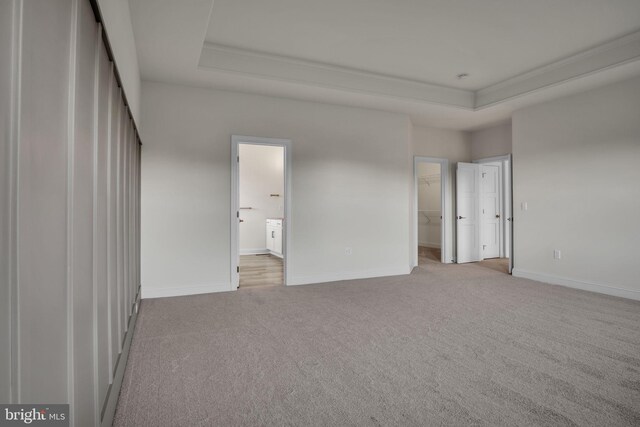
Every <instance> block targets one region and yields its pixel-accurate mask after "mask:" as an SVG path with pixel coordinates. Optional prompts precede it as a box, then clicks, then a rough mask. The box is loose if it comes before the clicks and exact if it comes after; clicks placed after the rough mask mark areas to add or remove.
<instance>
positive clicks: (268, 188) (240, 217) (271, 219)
mask: <svg viewBox="0 0 640 427" xmlns="http://www.w3.org/2000/svg"><path fill="white" fill-rule="evenodd" d="M289 144H290V142H289V141H288V140H275V139H271V138H256V137H241V136H233V137H232V176H233V179H232V227H231V228H232V236H231V247H232V249H231V251H232V252H231V253H232V257H231V258H232V268H231V277H232V289H238V288H241V289H244V288H255V287H259V286H282V285H285V284H286V271H287V268H286V260H287V249H288V247H289V245H288V244H287V243H288V241H289V236H290V234H289V227H288V225H289V221H288V218H289V212H290V191H289V189H290V183H289V181H290V162H289V153H288V148H289Z"/></svg>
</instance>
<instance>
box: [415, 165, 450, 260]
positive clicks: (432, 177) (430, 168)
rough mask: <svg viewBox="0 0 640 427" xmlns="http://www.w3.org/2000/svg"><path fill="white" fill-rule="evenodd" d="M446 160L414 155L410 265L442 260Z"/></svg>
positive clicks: (445, 245)
mask: <svg viewBox="0 0 640 427" xmlns="http://www.w3.org/2000/svg"><path fill="white" fill-rule="evenodd" d="M448 165H449V162H448V160H446V159H439V158H432V157H415V159H414V178H415V183H414V185H415V192H416V194H415V206H416V211H415V221H416V222H415V234H416V235H415V245H416V246H415V251H416V252H415V254H416V256H415V258H414V265H426V264H428V263H429V262H439V263H445V262H446V260H447V259H449V258H448V255H447V249H448V241H447V232H446V223H447V216H446V211H447V204H446V200H447V199H446V188H447V177H448V174H449V167H448Z"/></svg>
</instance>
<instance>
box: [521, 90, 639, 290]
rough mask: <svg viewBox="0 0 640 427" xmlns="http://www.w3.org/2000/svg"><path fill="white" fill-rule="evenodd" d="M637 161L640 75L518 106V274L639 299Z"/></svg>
mask: <svg viewBox="0 0 640 427" xmlns="http://www.w3.org/2000/svg"><path fill="white" fill-rule="evenodd" d="M639 162H640V78H634V79H631V80H627V81H624V82H620V83H616V84H613V85H609V86H605V87H602V88H599V89H595V90H591V91H588V92H584V93H581V94H578V95H574V96H569V97H565V98H562V99H558V100H555V101H551V102H547V103H544V104H540V105H536V106H533V107H529V108H526V109H523V110H520V111H517V112H516V113H515V114H514V116H513V167H514V169H513V172H514V177H513V179H514V182H513V185H514V188H513V190H514V208H515V209H514V217H515V220H514V227H515V230H514V236H515V259H514V261H515V267H516V270H515V271H514V274H515V275H520V276H525V277H530V278H533V279H537V280H542V281H547V282H551V283H558V284H563V285H566V286H574V287H579V288H584V289H590V290H593V291H597V292H603V293H608V294H613V295H619V296H624V297H628V298H635V299H640V281H639V280H638V277H640V255H639V251H638V248H640V223H639V222H638V220H637V218H638V217H639V216H640V184H639V183H640V167H639V166H638V164H639ZM523 202H527V204H528V210H527V211H523V210H522V209H521V203H523ZM554 249H560V250H561V251H562V252H561V253H562V258H561V259H560V260H556V259H554V257H553V251H554Z"/></svg>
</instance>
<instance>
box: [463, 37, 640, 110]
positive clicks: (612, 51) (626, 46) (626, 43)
mask: <svg viewBox="0 0 640 427" xmlns="http://www.w3.org/2000/svg"><path fill="white" fill-rule="evenodd" d="M638 60H640V31H637V32H635V33H632V34H628V35H626V36H623V37H620V38H618V39H615V40H613V41H611V42H608V43H605V44H602V45H599V46H596V47H594V48H592V49H588V50H586V51H583V52H580V53H578V54H575V55H571V56H569V57H566V58H564V59H561V60H559V61H556V62H553V63H551V64H548V65H545V66H542V67H539V68H536V69H534V70H531V71H528V72H526V73H524V74H520V75H518V76H515V77H512V78H510V79H507V80H504V81H502V82H500V83H497V84H494V85H491V86H488V87H486V88H483V89H480V90H479V91H477V92H476V94H475V98H476V100H475V109H476V110H479V109H482V108H486V107H489V106H492V105H496V104H499V103H502V102H505V101H507V100H509V99H512V98H515V97H519V96H522V95H526V94H529V93H533V92H537V91H540V90H542V89H546V88H549V87H552V86H557V85H560V84H563V83H565V82H569V81H572V80H575V79H578V78H581V77H586V76H590V75H593V74H594V73H598V72H603V71H606V70H610V69H612V68H615V67H618V66H622V65H625V64H628V63H631V62H634V61H638Z"/></svg>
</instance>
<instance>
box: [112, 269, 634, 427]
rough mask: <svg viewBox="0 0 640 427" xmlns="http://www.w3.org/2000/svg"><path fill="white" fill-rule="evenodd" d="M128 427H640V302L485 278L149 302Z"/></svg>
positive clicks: (134, 360) (426, 278)
mask: <svg viewBox="0 0 640 427" xmlns="http://www.w3.org/2000/svg"><path fill="white" fill-rule="evenodd" d="M115 425H116V426H214V425H215V426H235V425H248V426H249V425H251V426H257V425H260V426H262V425H267V426H271V425H278V426H280V425H297V426H306V425H312V426H320V425H324V426H360V425H363V426H380V425H384V426H390V425H402V426H424V425H455V426H460V425H491V426H497V425H498V426H499V425H554V426H555V425H579V426H625V425H626V426H632V425H636V426H637V425H640V302H637V301H630V300H624V299H619V298H614V297H608V296H603V295H598V294H594V293H589V292H583V291H578V290H572V289H567V288H562V287H559V286H552V285H545V284H541V283H537V282H533V281H530V280H526V279H518V278H513V277H511V276H508V275H505V274H502V273H499V272H496V271H493V270H491V269H487V268H482V267H479V266H477V265H450V264H449V265H442V264H439V263H435V262H432V263H427V264H426V265H424V266H421V267H419V268H417V269H416V270H415V271H414V272H413V274H411V275H410V276H402V277H389V278H378V279H368V280H357V281H348V282H336V283H330V284H320V285H308V286H299V287H290V288H286V287H267V288H248V289H241V290H239V291H237V292H235V293H221V294H209V295H200V296H186V297H176V298H164V299H154V300H144V301H143V302H142V306H141V311H140V317H139V318H138V325H137V327H136V330H135V335H134V338H133V344H132V347H131V354H130V357H129V363H128V366H127V369H126V373H125V378H124V382H123V385H122V391H121V394H120V400H119V402H118V408H117V413H116V418H115Z"/></svg>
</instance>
